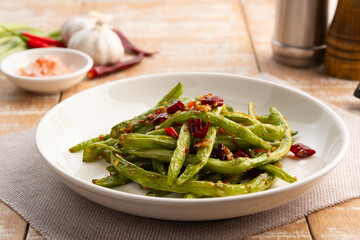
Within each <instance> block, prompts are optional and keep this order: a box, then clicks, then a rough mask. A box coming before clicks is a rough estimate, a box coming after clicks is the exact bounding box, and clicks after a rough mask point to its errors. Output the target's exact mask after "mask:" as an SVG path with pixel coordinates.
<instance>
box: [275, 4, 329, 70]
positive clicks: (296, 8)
mask: <svg viewBox="0 0 360 240" xmlns="http://www.w3.org/2000/svg"><path fill="white" fill-rule="evenodd" d="M327 25H328V0H277V1H276V11H275V32H274V37H273V39H272V48H273V57H274V59H275V61H277V62H279V63H282V64H284V65H287V66H291V67H310V66H314V65H317V64H319V63H321V62H322V61H323V60H324V53H325V48H326V45H325V36H326V30H327Z"/></svg>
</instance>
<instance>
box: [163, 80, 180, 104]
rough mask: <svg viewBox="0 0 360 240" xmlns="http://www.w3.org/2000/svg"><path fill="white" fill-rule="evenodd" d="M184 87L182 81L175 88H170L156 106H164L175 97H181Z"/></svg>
mask: <svg viewBox="0 0 360 240" xmlns="http://www.w3.org/2000/svg"><path fill="white" fill-rule="evenodd" d="M183 91H184V88H183V85H182V83H181V82H179V83H178V84H177V85H176V86H175V87H174V88H173V89H171V90H170V92H168V93H167V94H166V95H165V96H164V97H163V98H162V99H161V100H160V101H159V102H158V103H157V104H156V107H159V106H162V105H164V104H165V103H171V102H172V101H174V100H175V99H178V98H180V96H181V94H182V93H183Z"/></svg>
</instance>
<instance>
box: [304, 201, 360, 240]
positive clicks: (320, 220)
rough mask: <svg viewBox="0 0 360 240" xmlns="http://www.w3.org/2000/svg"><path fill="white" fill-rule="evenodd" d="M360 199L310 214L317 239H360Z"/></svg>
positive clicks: (313, 232) (311, 226) (311, 227)
mask: <svg viewBox="0 0 360 240" xmlns="http://www.w3.org/2000/svg"><path fill="white" fill-rule="evenodd" d="M359 219H360V199H353V200H350V201H346V202H344V203H341V204H337V205H335V206H334V207H330V208H326V209H323V210H320V211H317V212H315V213H313V214H310V215H309V217H308V220H309V224H310V230H311V232H312V234H313V236H314V238H315V239H317V240H322V239H324V240H328V239H360V224H359Z"/></svg>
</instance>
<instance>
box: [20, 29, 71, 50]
mask: <svg viewBox="0 0 360 240" xmlns="http://www.w3.org/2000/svg"><path fill="white" fill-rule="evenodd" d="M21 35H22V36H24V37H27V38H28V41H30V40H31V41H37V42H42V43H46V44H48V45H50V46H52V47H54V46H55V47H65V45H64V43H63V42H61V41H58V40H55V39H52V38H49V37H43V36H37V35H34V34H31V33H25V32H24V33H21ZM28 45H29V43H28ZM29 47H30V46H29Z"/></svg>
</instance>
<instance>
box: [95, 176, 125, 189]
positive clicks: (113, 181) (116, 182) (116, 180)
mask: <svg viewBox="0 0 360 240" xmlns="http://www.w3.org/2000/svg"><path fill="white" fill-rule="evenodd" d="M130 181H131V180H130V179H128V178H127V177H125V176H124V175H119V174H115V175H110V176H107V177H104V178H102V179H93V180H92V183H94V184H96V185H99V186H103V187H108V188H111V187H116V186H122V185H124V184H126V183H129V182H130Z"/></svg>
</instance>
